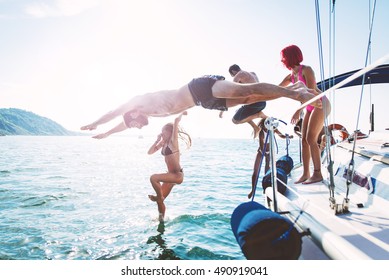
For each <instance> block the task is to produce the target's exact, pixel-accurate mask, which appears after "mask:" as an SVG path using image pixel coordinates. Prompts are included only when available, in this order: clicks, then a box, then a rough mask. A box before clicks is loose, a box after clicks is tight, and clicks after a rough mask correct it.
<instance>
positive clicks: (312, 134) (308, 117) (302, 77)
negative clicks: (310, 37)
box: [280, 45, 331, 184]
mask: <svg viewBox="0 0 389 280" xmlns="http://www.w3.org/2000/svg"><path fill="white" fill-rule="evenodd" d="M302 61H303V54H302V52H301V50H300V48H299V47H298V46H296V45H290V46H287V47H286V48H284V49H282V50H281V62H282V63H283V64H284V65H285V67H286V68H287V69H289V70H291V73H290V74H289V75H287V76H286V77H285V78H284V80H283V81H282V82H281V84H280V86H287V85H289V84H290V83H296V82H297V81H301V82H303V83H304V84H305V85H306V86H307V87H308V88H309V89H314V91H315V94H318V93H320V90H319V89H318V88H317V86H316V78H315V73H314V71H313V69H312V68H311V67H310V66H308V65H302V64H300V63H301V62H302ZM321 100H322V107H321V108H318V107H313V106H311V105H308V106H306V112H305V115H304V119H303V124H302V134H301V138H302V139H301V140H302V161H303V174H302V175H301V177H300V178H299V179H298V180H297V181H296V182H295V184H298V183H303V184H312V183H316V182H320V181H322V180H323V175H322V173H321V163H320V149H319V146H318V144H317V138H318V136H319V133H320V131H321V130H322V128H323V124H324V119H325V118H326V117H327V116H328V115H329V114H330V112H331V104H330V102H329V100H328V99H327V97H326V96H323V97H322V98H321ZM301 111H302V109H299V110H297V111H296V112H295V113H294V115H293V117H292V120H291V122H292V124H296V123H297V122H298V121H299V119H300V113H301ZM311 157H312V162H313V174H312V176H311V173H310V168H309V165H310V159H311Z"/></svg>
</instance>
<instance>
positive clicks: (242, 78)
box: [233, 70, 259, 84]
mask: <svg viewBox="0 0 389 280" xmlns="http://www.w3.org/2000/svg"><path fill="white" fill-rule="evenodd" d="M233 81H234V82H236V83H240V84H251V83H258V82H259V80H258V77H257V75H256V74H255V73H254V72H248V71H244V70H240V71H239V72H238V73H237V74H236V75H235V76H234V80H233Z"/></svg>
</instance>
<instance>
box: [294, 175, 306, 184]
mask: <svg viewBox="0 0 389 280" xmlns="http://www.w3.org/2000/svg"><path fill="white" fill-rule="evenodd" d="M308 178H309V175H308V176H304V175H303V176H301V177H300V179H298V180H297V181H296V182H294V183H295V184H300V183H303V184H304V182H305V181H306V180H308Z"/></svg>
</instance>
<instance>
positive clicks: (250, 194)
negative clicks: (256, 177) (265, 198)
mask: <svg viewBox="0 0 389 280" xmlns="http://www.w3.org/2000/svg"><path fill="white" fill-rule="evenodd" d="M247 197H248V198H249V199H250V198H252V197H253V191H251V192H250V193H249V194H248V195H247Z"/></svg>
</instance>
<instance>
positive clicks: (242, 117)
mask: <svg viewBox="0 0 389 280" xmlns="http://www.w3.org/2000/svg"><path fill="white" fill-rule="evenodd" d="M228 71H229V72H230V74H231V76H232V77H233V78H234V79H233V81H234V82H235V83H240V84H250V83H259V80H258V77H257V75H256V74H255V73H254V72H248V71H244V70H242V69H241V68H240V67H239V66H238V65H236V64H234V65H231V66H230V68H229V69H228ZM265 107H266V101H259V102H255V103H252V104H248V105H243V106H242V107H240V108H239V109H238V110H237V111H236V113H235V115H234V116H233V118H232V122H233V123H234V124H241V123H246V122H247V123H248V124H249V125H251V127H252V128H253V130H254V138H256V137H257V135H258V133H259V128H258V126H257V125H256V124H255V123H254V122H253V120H254V119H256V118H267V116H266V115H265V114H264V113H263V112H262V110H263V109H265ZM222 114H223V111H222V112H221V113H220V117H222Z"/></svg>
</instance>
